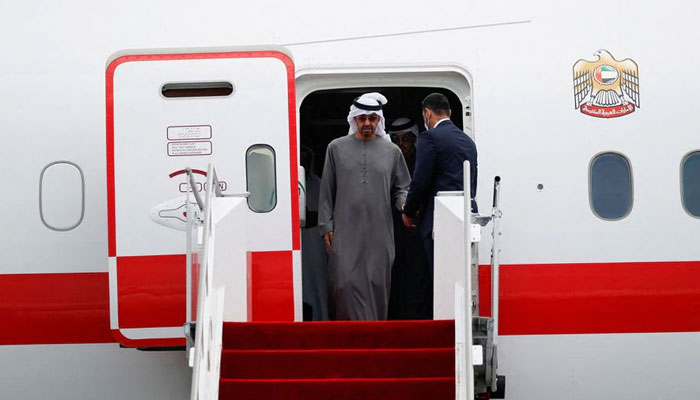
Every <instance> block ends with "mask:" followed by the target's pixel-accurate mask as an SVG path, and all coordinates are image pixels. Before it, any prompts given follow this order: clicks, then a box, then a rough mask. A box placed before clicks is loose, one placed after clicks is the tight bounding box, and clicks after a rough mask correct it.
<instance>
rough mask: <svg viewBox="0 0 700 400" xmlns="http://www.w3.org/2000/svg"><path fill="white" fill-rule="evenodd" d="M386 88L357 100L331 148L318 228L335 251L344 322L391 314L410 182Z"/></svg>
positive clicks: (332, 309)
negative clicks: (388, 120) (398, 229)
mask: <svg viewBox="0 0 700 400" xmlns="http://www.w3.org/2000/svg"><path fill="white" fill-rule="evenodd" d="M386 103H387V100H386V98H385V97H384V96H382V95H381V94H379V93H366V94H364V95H362V96H360V97H358V98H356V99H355V100H354V101H353V104H352V105H351V106H350V113H349V114H348V118H347V120H348V124H350V129H349V132H348V135H347V136H345V137H342V138H338V139H335V140H333V141H332V142H331V143H330V144H329V145H328V149H327V150H326V161H325V165H324V168H323V176H322V178H321V191H320V199H319V207H318V225H319V230H320V232H321V235H323V240H324V242H325V245H326V250H327V251H328V254H329V261H328V281H329V289H330V290H329V303H330V304H329V314H331V316H333V315H334V316H335V319H337V320H384V319H386V318H387V308H388V303H389V287H390V284H391V266H392V263H393V262H394V232H393V224H392V211H391V210H392V208H394V207H395V208H396V209H400V208H401V206H402V205H403V203H404V201H405V198H406V191H407V188H408V185H409V182H410V177H409V173H408V168H407V167H406V162H405V161H404V159H403V157H402V155H401V151H400V150H399V149H398V148H397V147H396V146H394V145H393V144H392V143H391V142H390V141H389V140H388V136H386V133H385V131H384V124H385V122H384V115H383V113H382V107H383V106H384V105H385V104H386Z"/></svg>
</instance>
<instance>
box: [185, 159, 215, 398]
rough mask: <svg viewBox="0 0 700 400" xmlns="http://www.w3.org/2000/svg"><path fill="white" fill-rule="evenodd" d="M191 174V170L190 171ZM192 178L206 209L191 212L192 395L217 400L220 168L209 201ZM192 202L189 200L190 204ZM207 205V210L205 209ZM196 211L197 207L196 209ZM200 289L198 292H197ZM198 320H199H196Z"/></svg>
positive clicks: (210, 170) (210, 180)
mask: <svg viewBox="0 0 700 400" xmlns="http://www.w3.org/2000/svg"><path fill="white" fill-rule="evenodd" d="M188 175H189V177H191V173H188ZM188 179H190V182H189V185H190V186H191V187H192V192H193V193H194V196H195V199H196V204H197V207H200V210H201V211H203V217H202V218H201V219H200V218H198V215H197V213H196V212H190V210H188V214H187V224H188V225H187V226H188V230H187V235H188V241H187V243H188V249H187V259H188V262H187V274H188V282H189V283H188V291H189V290H190V289H192V292H191V293H188V298H187V302H188V308H187V309H188V312H189V313H194V314H193V315H188V323H187V324H185V333H186V336H187V354H188V358H189V363H190V366H191V367H193V372H192V389H191V397H190V398H191V399H193V400H209V399H211V400H214V399H218V393H219V369H220V362H221V348H222V345H221V342H222V338H221V336H222V330H223V312H224V288H223V287H222V288H218V289H216V290H213V285H212V278H213V264H214V263H213V256H214V240H213V238H212V233H213V232H212V215H213V208H214V202H213V201H212V200H213V198H214V197H215V196H221V191H220V188H219V183H218V180H217V179H216V171H215V169H214V167H213V166H212V165H211V164H209V166H208V167H207V184H206V186H205V188H206V189H205V201H204V202H202V201H201V198H200V197H199V194H198V193H197V189H196V186H195V185H194V179H191V178H188ZM189 204H190V203H189V202H188V205H189ZM202 207H203V210H202ZM194 211H196V210H194ZM194 290H196V292H194ZM193 320H194V321H196V323H195V322H194V321H193Z"/></svg>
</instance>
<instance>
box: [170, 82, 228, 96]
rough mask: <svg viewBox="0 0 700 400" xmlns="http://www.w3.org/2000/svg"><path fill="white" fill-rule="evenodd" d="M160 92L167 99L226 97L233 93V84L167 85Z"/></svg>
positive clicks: (197, 83)
mask: <svg viewBox="0 0 700 400" xmlns="http://www.w3.org/2000/svg"><path fill="white" fill-rule="evenodd" d="M160 92H161V94H162V95H163V96H165V97H167V98H178V97H225V96H229V95H230V94H231V93H233V84H231V82H182V83H166V84H165V85H163V87H161V89H160Z"/></svg>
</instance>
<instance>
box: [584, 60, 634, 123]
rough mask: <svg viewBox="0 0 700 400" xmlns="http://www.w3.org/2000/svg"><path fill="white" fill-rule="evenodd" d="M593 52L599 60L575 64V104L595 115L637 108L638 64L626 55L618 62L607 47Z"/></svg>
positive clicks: (612, 115) (606, 115)
mask: <svg viewBox="0 0 700 400" xmlns="http://www.w3.org/2000/svg"><path fill="white" fill-rule="evenodd" d="M593 55H595V56H597V57H598V60H596V61H586V60H578V61H576V63H575V64H574V107H575V108H578V109H580V110H581V112H582V113H584V114H586V115H590V116H593V117H598V118H615V117H621V116H623V115H627V114H631V113H633V112H634V110H635V109H636V108H639V71H638V68H637V63H636V62H634V61H632V60H631V59H629V58H626V59H624V60H622V61H618V60H616V59H615V58H614V57H613V56H612V55H611V54H610V53H609V52H608V51H607V50H598V51H596V52H595V53H593ZM635 107H636V108H635Z"/></svg>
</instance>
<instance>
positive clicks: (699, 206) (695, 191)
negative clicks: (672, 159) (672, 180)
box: [681, 151, 700, 217]
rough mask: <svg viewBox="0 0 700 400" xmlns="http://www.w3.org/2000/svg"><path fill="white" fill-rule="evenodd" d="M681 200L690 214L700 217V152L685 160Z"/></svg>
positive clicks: (682, 172) (695, 152)
mask: <svg viewBox="0 0 700 400" xmlns="http://www.w3.org/2000/svg"><path fill="white" fill-rule="evenodd" d="M681 199H682V200H683V208H685V210H686V211H687V212H688V214H690V215H692V216H694V217H700V151H694V152H692V153H690V154H688V155H686V156H685V157H684V158H683V163H682V164H681Z"/></svg>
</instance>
